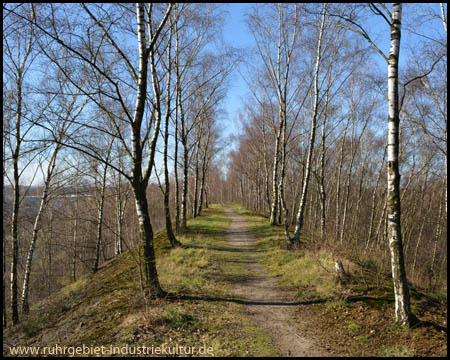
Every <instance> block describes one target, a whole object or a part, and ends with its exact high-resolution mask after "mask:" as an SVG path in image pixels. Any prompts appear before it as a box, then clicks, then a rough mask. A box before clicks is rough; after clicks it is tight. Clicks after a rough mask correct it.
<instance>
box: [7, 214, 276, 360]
mask: <svg viewBox="0 0 450 360" xmlns="http://www.w3.org/2000/svg"><path fill="white" fill-rule="evenodd" d="M228 224H229V220H228V219H227V217H226V216H224V215H223V210H222V209H221V208H220V207H214V206H213V207H212V208H210V209H207V210H206V211H204V213H203V215H202V216H200V217H198V218H197V219H192V220H190V221H189V223H188V227H189V230H188V231H187V232H186V233H185V234H184V235H183V236H181V237H180V238H179V239H180V241H181V242H182V243H183V244H184V245H186V248H176V249H170V247H169V242H168V240H167V238H166V236H165V234H164V232H160V233H158V234H157V236H156V237H155V246H156V253H157V259H158V260H157V267H158V272H159V277H160V282H161V284H162V287H163V288H164V290H166V291H169V292H170V293H171V294H173V295H174V296H171V297H170V298H167V299H157V300H150V301H149V300H146V299H145V298H144V297H143V295H142V291H141V290H140V285H139V283H140V281H139V279H140V274H139V266H138V258H139V257H138V256H137V254H136V252H137V249H133V250H132V251H127V252H125V253H123V254H121V255H120V256H118V257H116V258H115V259H113V260H111V261H110V262H108V263H106V264H104V265H103V266H102V267H101V269H100V270H99V271H98V272H97V273H96V274H94V275H91V276H89V277H87V278H85V279H82V280H79V281H77V282H75V283H73V284H70V285H68V286H67V287H65V288H63V289H62V290H61V291H59V292H58V293H56V294H54V295H52V296H51V297H50V298H47V299H45V300H43V301H42V302H40V303H39V304H35V305H34V306H33V307H32V309H31V314H30V315H29V316H28V317H25V318H24V319H23V320H22V322H21V323H20V324H18V325H17V326H14V327H10V328H8V329H7V330H6V331H5V332H4V335H3V340H4V345H3V354H4V356H10V355H12V354H11V350H13V351H16V352H20V351H22V352H30V351H38V352H39V351H40V353H41V354H42V351H46V354H48V353H49V352H50V354H51V353H52V352H53V353H55V351H56V353H57V354H60V355H64V354H65V355H70V354H68V352H69V351H71V352H74V351H75V350H74V349H73V348H74V347H78V349H79V351H82V349H83V346H84V347H86V346H89V347H90V348H91V350H90V351H94V350H95V349H94V347H100V346H102V345H103V346H104V351H105V353H103V355H111V353H109V352H108V351H119V350H120V349H125V348H126V347H128V350H126V349H125V350H124V351H128V353H129V354H131V355H133V351H134V352H135V353H136V355H144V354H139V352H142V351H143V348H142V349H139V348H138V347H139V346H144V345H145V346H146V347H152V346H153V347H154V349H153V351H169V350H170V351H178V352H180V351H181V352H183V351H184V352H187V353H189V351H193V352H194V354H196V355H207V356H210V355H215V356H239V355H241V356H245V355H247V356H248V355H253V356H258V355H259V356H270V355H277V353H276V351H275V350H274V349H273V347H272V345H271V340H270V338H269V337H268V335H266V334H265V333H264V332H263V331H261V330H260V329H258V328H256V327H255V325H254V324H253V323H252V322H251V321H250V320H249V319H248V316H247V314H246V311H245V307H244V306H243V305H242V304H239V303H238V302H233V301H229V300H230V299H233V297H232V296H230V288H231V287H230V284H229V283H227V282H226V281H224V280H223V279H221V278H220V277H218V276H217V274H220V273H223V272H225V271H226V272H228V273H236V274H238V273H240V272H243V271H244V270H243V268H242V265H240V264H238V263H235V264H233V263H229V264H228V263H226V262H225V261H223V260H224V255H222V252H221V251H220V249H221V248H225V247H226V246H227V244H226V242H225V241H224V240H223V233H224V229H226V227H227V226H228ZM214 249H216V250H214ZM217 249H218V250H217ZM177 296H179V297H177ZM164 344H165V346H166V350H163V349H162V347H164V346H163V345H164ZM56 345H58V346H59V347H60V348H55V346H56ZM15 346H17V347H23V348H20V349H18V348H16V349H13V348H12V347H15ZM167 346H168V347H169V348H167ZM176 346H178V350H177V349H175V348H174V347H176ZM26 347H36V348H33V350H30V349H29V348H26ZM37 347H39V348H37ZM44 347H51V348H50V349H46V350H43V348H44ZM64 347H66V348H64ZM157 347H160V350H157V349H156V348H157ZM183 347H185V348H184V349H183ZM202 347H203V348H202ZM114 348H119V349H114ZM35 349H37V350H35ZM39 349H40V350H39ZM207 350H209V353H207V352H206V351H207ZM102 351H103V350H102ZM120 351H122V350H120ZM148 351H150V349H148ZM199 351H203V353H204V354H200V353H198V352H199ZM63 352H65V353H63ZM195 352H197V353H195ZM118 354H119V353H118ZM120 355H125V354H123V353H122V354H120ZM162 355H165V353H164V352H163V353H162ZM167 355H169V354H167Z"/></svg>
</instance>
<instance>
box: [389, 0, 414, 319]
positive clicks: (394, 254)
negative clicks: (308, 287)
mask: <svg viewBox="0 0 450 360" xmlns="http://www.w3.org/2000/svg"><path fill="white" fill-rule="evenodd" d="M401 14H402V5H401V4H399V3H395V4H393V12H392V24H391V45H390V51H389V60H388V107H389V118H388V123H389V124H388V125H389V126H388V148H387V225H388V239H389V248H390V252H391V265H392V279H393V283H394V294H395V318H396V321H397V322H399V323H400V324H402V325H407V326H409V325H410V324H411V321H412V316H411V315H412V314H411V309H410V298H409V289H408V283H407V280H406V271H405V262H404V258H403V244H402V232H401V226H400V219H401V215H400V173H399V165H398V150H399V122H400V116H399V97H398V61H399V53H400V37H401Z"/></svg>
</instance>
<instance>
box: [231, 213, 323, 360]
mask: <svg viewBox="0 0 450 360" xmlns="http://www.w3.org/2000/svg"><path fill="white" fill-rule="evenodd" d="M225 213H226V215H227V216H228V217H230V218H231V220H232V222H231V225H230V227H229V228H228V230H227V232H226V239H227V241H228V242H229V243H230V244H231V245H232V246H233V247H235V248H236V249H239V250H240V251H242V253H243V254H246V260H245V263H246V264H248V267H249V270H250V271H251V272H252V273H254V274H257V275H256V276H249V277H248V278H240V279H239V281H238V282H236V283H235V284H234V288H233V290H234V293H235V294H236V295H238V296H239V297H241V298H242V299H244V300H245V304H246V306H247V309H248V312H249V315H250V317H251V318H253V319H254V320H255V323H256V324H257V325H258V326H259V327H260V328H262V329H263V330H265V331H266V332H267V333H269V334H270V335H271V337H272V339H273V342H274V344H275V346H276V347H277V348H278V351H279V352H280V355H281V356H299V357H300V356H302V357H303V356H327V355H328V354H327V352H326V351H325V350H323V349H319V348H318V347H317V346H316V345H315V343H314V341H313V340H311V339H307V338H304V337H303V336H302V329H301V319H298V318H296V314H295V297H294V296H293V294H290V293H289V292H287V291H285V290H283V289H281V288H280V286H279V285H278V283H277V281H276V279H275V278H273V277H272V276H270V275H269V274H268V273H267V271H266V270H265V269H264V268H263V267H262V266H261V265H259V264H258V261H257V258H256V256H257V254H256V253H255V249H256V239H255V237H254V236H253V234H252V233H251V231H250V230H249V228H248V226H249V224H248V222H246V221H245V220H244V218H243V217H242V216H241V215H239V214H237V213H235V212H233V211H232V210H230V209H228V210H226V212H225Z"/></svg>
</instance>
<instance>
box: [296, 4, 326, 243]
mask: <svg viewBox="0 0 450 360" xmlns="http://www.w3.org/2000/svg"><path fill="white" fill-rule="evenodd" d="M326 8H327V5H326V4H324V5H323V10H322V21H321V23H320V31H319V39H318V41H317V53H316V69H315V72H314V104H313V113H312V117H311V133H310V138H309V148H308V157H307V160H306V168H305V176H304V182H303V189H302V196H301V199H300V205H299V209H298V213H297V219H296V221H297V225H296V227H295V232H294V237H293V239H292V242H293V243H294V244H299V243H300V231H301V229H302V228H303V217H304V212H305V206H306V196H307V192H308V185H309V178H310V174H311V163H312V161H311V160H312V153H313V150H314V139H315V136H316V120H317V113H318V106H319V84H318V83H319V69H320V59H321V47H322V36H323V29H324V25H325V12H326Z"/></svg>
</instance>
